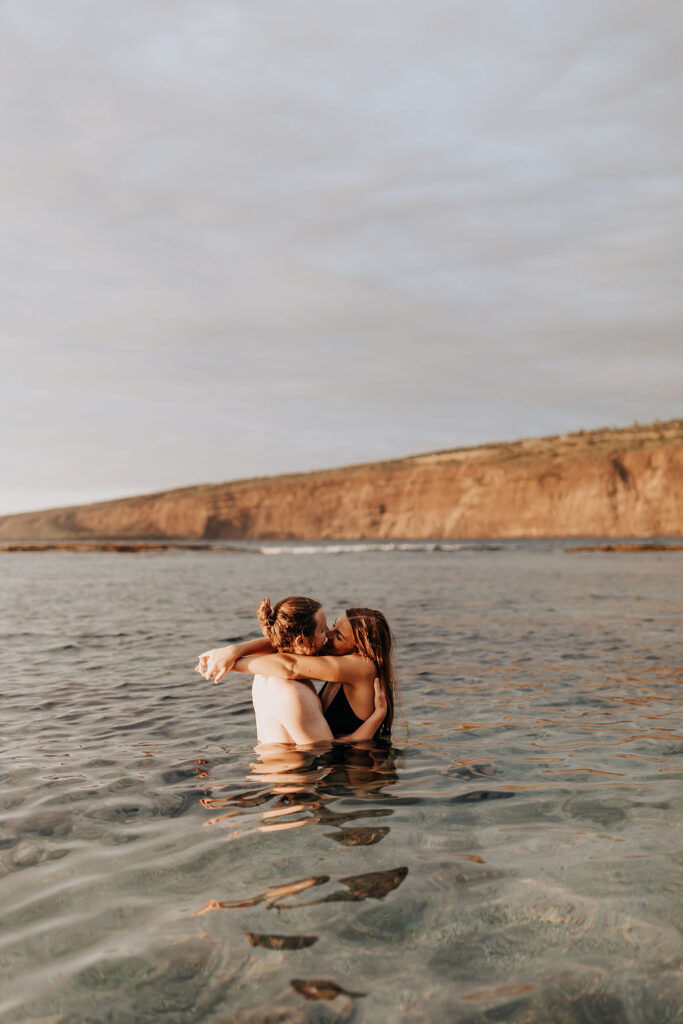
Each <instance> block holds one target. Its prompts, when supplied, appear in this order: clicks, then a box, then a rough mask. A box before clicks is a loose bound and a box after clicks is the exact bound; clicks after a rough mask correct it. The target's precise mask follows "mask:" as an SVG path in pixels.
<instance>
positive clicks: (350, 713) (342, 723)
mask: <svg viewBox="0 0 683 1024" xmlns="http://www.w3.org/2000/svg"><path fill="white" fill-rule="evenodd" d="M327 686H329V683H325V686H323V688H322V690H321V691H320V698H321V699H322V696H323V694H324V692H325V688H326V687H327ZM323 715H324V716H325V721H326V722H327V724H328V725H329V727H330V729H331V730H332V735H333V736H334V737H335V739H336V737H337V736H348V735H349V734H350V733H352V732H355V731H356V729H357V728H358V727H359V726H360V725H362V724H363V719H362V718H359V717H358V715H357V714H356V713H355V711H354V710H353V708H352V707H351V705H350V704H349V702H348V700H347V699H346V694H345V693H344V687H343V686H340V687H339V692H338V693H337V694H336V695H335V696H334V697H333V698H332V700H331V701H330V703H329V705H328V706H327V707H326V708H325V710H324V711H323Z"/></svg>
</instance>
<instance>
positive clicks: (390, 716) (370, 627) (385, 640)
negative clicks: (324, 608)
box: [346, 608, 400, 739]
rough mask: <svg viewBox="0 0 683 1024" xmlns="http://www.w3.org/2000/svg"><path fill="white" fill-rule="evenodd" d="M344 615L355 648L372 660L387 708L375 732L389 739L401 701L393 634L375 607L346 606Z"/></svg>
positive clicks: (382, 737)
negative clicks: (397, 706)
mask: <svg viewBox="0 0 683 1024" xmlns="http://www.w3.org/2000/svg"><path fill="white" fill-rule="evenodd" d="M346 616H347V618H348V620H349V622H350V623H351V629H352V630H353V638H354V640H355V642H356V650H357V651H358V653H359V654H362V655H363V656H364V657H366V658H369V659H370V661H373V662H374V663H375V667H376V669H377V675H378V676H379V680H380V682H381V683H382V686H383V688H384V693H385V694H386V698H387V705H388V707H387V713H386V715H385V718H384V721H383V722H382V724H381V726H380V727H379V730H378V732H377V735H378V736H379V737H380V738H381V739H389V737H390V736H391V727H392V725H393V722H394V709H395V706H396V705H397V704H400V698H399V694H398V683H397V681H396V673H395V672H394V661H393V655H392V647H393V636H392V634H391V630H390V628H389V623H388V622H387V620H386V619H385V617H384V615H383V614H382V612H378V611H377V610H376V609H375V608H347V609H346Z"/></svg>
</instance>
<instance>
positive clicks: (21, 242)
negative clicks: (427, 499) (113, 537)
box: [0, 0, 683, 514]
mask: <svg viewBox="0 0 683 1024" xmlns="http://www.w3.org/2000/svg"><path fill="white" fill-rule="evenodd" d="M682 101H683V7H682V6H681V5H680V4H677V3H675V2H661V0H643V2H641V0H614V2H612V0H574V2H573V3H571V4H560V3H557V2H554V0H543V2H540V0H524V2H521V0H419V2H418V0H411V2H406V0H381V2H378V0H325V2H323V3H321V2H320V0H186V2H181V0H158V2H156V0H98V2H96V3H93V2H92V0H60V3H58V4H55V3H54V0H0V116H1V120H2V125H3V130H2V133H1V135H0V154H1V157H2V158H1V159H0V228H1V230H0V253H1V255H0V309H1V310H2V313H1V315H0V360H1V361H0V437H1V439H2V440H1V442H0V514H5V513H10V512H15V511H24V510H30V509H37V508H46V507H52V506H58V505H65V504H79V503H82V502H86V501H94V500H99V499H106V498H111V497H116V496H124V495H129V494H137V493H145V492H151V491H156V490H162V489H167V488H171V487H176V486H183V485H188V484H194V483H204V482H219V481H223V480H230V479H238V478H243V477H251V476H262V475H269V474H273V473H282V472H292V471H302V470H309V469H318V468H325V467H329V466H337V465H345V464H349V463H357V462H364V461H373V460H377V459H385V458H390V457H397V456H402V455H409V454H415V453H419V452H426V451H433V450H438V449H444V448H454V447H460V446H463V445H475V444H480V443H484V442H488V441H498V440H512V439H515V438H519V437H527V436H541V435H546V434H555V433H562V432H565V431H571V430H579V429H590V428H592V427H600V426H626V425H629V424H631V423H633V422H634V421H639V422H641V423H647V422H651V421H652V420H654V419H660V420H666V419H669V418H671V417H675V416H681V415H683V412H682V411H681V407H682V405H683V403H682V402H681V398H682V396H683V371H682V365H683V360H682V358H681V350H682V347H683V346H682V345H681V322H682V319H683V317H682V311H683V287H682V281H681V273H680V267H681V255H682V253H681V248H682V246H681V243H682V236H683V212H682V211H683V176H682V173H681V172H682V169H683V130H682V128H681V118H680V108H681V102H682Z"/></svg>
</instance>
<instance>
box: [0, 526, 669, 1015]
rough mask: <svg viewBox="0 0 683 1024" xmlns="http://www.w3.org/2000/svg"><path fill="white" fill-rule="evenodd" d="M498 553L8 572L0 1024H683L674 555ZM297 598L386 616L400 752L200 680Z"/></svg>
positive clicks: (20, 567) (158, 561)
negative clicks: (266, 710) (262, 614)
mask: <svg viewBox="0 0 683 1024" xmlns="http://www.w3.org/2000/svg"><path fill="white" fill-rule="evenodd" d="M498 547H499V550H495V551H494V550H486V551H464V550H463V551H462V552H449V553H447V554H446V553H444V552H437V551H433V552H429V551H426V550H423V551H405V552H399V551H393V552H377V553H372V558H373V559H375V561H372V562H371V559H370V555H368V554H367V553H365V554H353V553H350V554H347V555H345V556H344V558H343V559H337V558H334V559H332V558H330V559H326V558H325V557H316V558H313V559H310V560H309V562H308V564H307V563H306V559H305V557H304V556H302V555H299V556H297V557H294V556H285V555H282V556H280V555H275V556H272V557H268V558H263V557H261V558H260V560H259V558H258V557H257V556H252V555H249V554H242V555H239V556H235V558H234V559H233V558H232V556H231V555H229V554H221V555H220V556H216V558H215V559H214V556H212V555H210V554H208V553H192V552H178V553H168V554H166V555H154V556H152V555H150V556H147V555H138V556H137V557H136V559H135V560H134V563H135V564H132V562H133V560H131V561H130V562H128V564H124V563H123V560H122V559H116V558H114V559H109V560H107V559H108V556H107V555H97V554H91V555H89V556H88V558H87V559H86V560H85V562H87V564H84V562H83V561H81V563H80V564H79V563H78V559H77V558H76V557H75V556H69V555H61V554H60V553H58V552H55V553H52V554H40V555H35V556H34V555H29V554H23V555H21V556H16V560H15V561H13V559H14V558H15V556H13V555H7V556H5V558H6V559H7V561H5V562H3V570H4V571H5V577H4V580H3V582H4V584H5V587H4V588H3V590H2V591H1V592H0V621H1V622H3V624H5V623H6V625H3V626H2V631H3V632H2V636H3V640H4V641H5V643H6V644H9V645H11V651H12V655H11V659H10V663H9V664H10V667H9V669H7V670H5V672H4V674H3V675H2V677H1V678H0V697H1V698H2V701H3V726H4V732H3V738H2V740H1V741H0V742H1V743H2V753H3V757H2V760H1V762H0V785H1V789H0V878H1V881H2V887H3V895H2V901H1V902H0V922H1V924H2V929H1V931H0V993H1V995H0V1018H1V1019H2V1020H3V1022H4V1021H5V1020H6V1021H7V1022H8V1024H28V1022H29V1021H33V1022H37V1021H40V1022H41V1024H47V1022H48V1021H49V1022H50V1024H91V1022H100V1021H107V1022H111V1024H147V1022H149V1021H150V1020H155V1019H160V1020H164V1021H169V1022H171V1024H195V1022H196V1024H198V1022H206V1024H225V1022H226V1021H230V1022H231V1024H232V1022H234V1024H257V1022H259V1024H263V1022H264V1021H266V1020H276V1021H278V1022H281V1024H284V1022H304V1021H312V1020H315V1021H329V1022H331V1021H351V1022H355V1021H359V1022H363V1021H369V1022H370V1021H371V1022H373V1024H374V1022H379V1024H384V1022H389V1021H392V1022H393V1021H405V1022H408V1024H422V1022H430V1021H438V1022H441V1021H445V1020H457V1021H458V1022H464V1024H484V1022H491V1021H493V1020H501V1021H503V1020H504V1021H506V1022H507V1021H510V1022H513V1024H522V1022H524V1024H547V1022H548V1021H556V1020H557V1021H559V1020H561V1021H563V1022H564V1021H566V1022H568V1024H579V1022H584V1021H600V1022H601V1024H603V1022H608V1024H609V1022H615V1024H616V1022H619V1024H622V1022H632V1024H641V1022H652V1024H662V1022H666V1021H674V1020H677V1019H679V1015H680V1007H681V1002H682V987H681V974H680V961H681V939H680V933H681V927H682V926H683V918H682V917H681V899H680V893H681V859H680V848H681V826H680V822H681V820H682V818H683V815H682V814H681V803H682V802H683V801H682V798H681V786H680V781H681V778H682V777H683V708H682V706H681V690H680V679H681V672H680V665H681V664H682V663H683V655H682V652H681V645H680V610H681V573H680V563H676V559H677V558H679V556H678V555H669V556H667V558H666V559H663V558H662V557H661V556H659V555H658V554H656V553H653V554H648V553H643V554H640V555H639V556H638V558H637V560H636V559H629V558H627V559H626V561H622V562H618V561H614V560H613V561H611V562H604V561H603V562H600V560H599V558H600V556H596V555H586V556H583V555H581V554H575V555H572V556H571V558H568V557H566V556H564V555H563V554H562V552H561V547H562V542H558V544H557V545H556V546H555V547H553V545H551V544H547V543H546V544H540V545H534V544H527V545H526V546H525V545H519V544H518V545H515V546H506V545H504V544H503V545H499V546H498ZM605 557H606V558H609V556H605ZM117 562H118V564H116V563H117ZM674 563H676V564H674ZM306 566H307V567H306ZM294 583H296V586H297V589H301V590H305V591H311V592H313V593H315V594H317V595H318V596H320V597H321V598H322V599H323V600H324V601H325V602H326V604H327V605H329V606H330V609H331V610H332V611H333V612H336V611H337V610H338V609H339V608H343V607H346V606H347V605H350V604H353V603H354V601H356V599H357V598H362V600H363V603H369V604H371V605H375V606H379V607H384V608H386V609H387V612H388V613H389V617H390V619H391V621H392V624H393V626H394V628H395V631H396V633H397V636H398V639H399V645H398V650H399V658H398V662H399V669H400V673H401V678H402V691H403V700H404V704H405V706H406V712H407V717H408V721H409V726H410V728H409V732H408V733H407V734H406V733H397V735H396V736H395V737H394V746H392V747H386V748H377V747H374V746H372V745H365V746H359V747H348V746H346V747H345V746H339V747H335V748H333V749H330V750H320V751H318V752H310V751H306V752H297V751H291V750H288V749H287V748H284V747H279V748H270V749H266V748H261V749H258V750H257V751H256V752H255V751H254V747H253V743H254V731H255V730H254V723H253V714H252V710H251V705H250V699H249V682H248V681H247V680H244V681H243V682H240V680H239V679H237V678H234V679H232V680H230V684H229V685H226V686H220V687H213V686H206V685H205V684H204V683H203V681H201V682H198V681H197V678H196V677H195V676H194V675H193V673H192V667H193V664H194V660H193V659H194V655H195V654H196V652H197V650H198V649H199V648H200V647H202V646H204V645H205V644H206V642H208V641H209V640H219V639H222V638H224V637H225V638H227V637H231V636H244V635H246V634H247V633H248V632H249V631H250V630H251V629H252V628H253V622H254V616H253V608H254V607H255V605H256V602H257V600H258V598H259V597H261V596H262V594H265V593H272V594H278V593H285V592H290V590H291V589H292V585H293V584H294ZM217 594H219V595H220V599H219V600H217V598H216V595H217ZM207 595H209V596H208V597H207ZM226 616H227V617H228V619H227V622H226ZM16 665H24V666H28V665H30V666H31V675H30V680H28V679H26V678H22V677H19V676H18V675H17V673H16V671H15V668H14V666H16Z"/></svg>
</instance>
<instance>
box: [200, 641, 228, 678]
mask: <svg viewBox="0 0 683 1024" xmlns="http://www.w3.org/2000/svg"><path fill="white" fill-rule="evenodd" d="M238 656H239V652H238V650H237V646H236V644H229V645H228V646H227V647H214V648H213V650H211V651H204V653H203V654H200V655H199V661H198V663H197V666H196V668H195V672H199V674H200V676H204V678H205V679H211V677H212V676H215V679H214V683H220V681H221V679H222V678H223V676H224V675H225V673H226V672H229V671H230V669H231V668H232V666H233V665H234V664H235V662H236V661H237V658H238Z"/></svg>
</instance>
